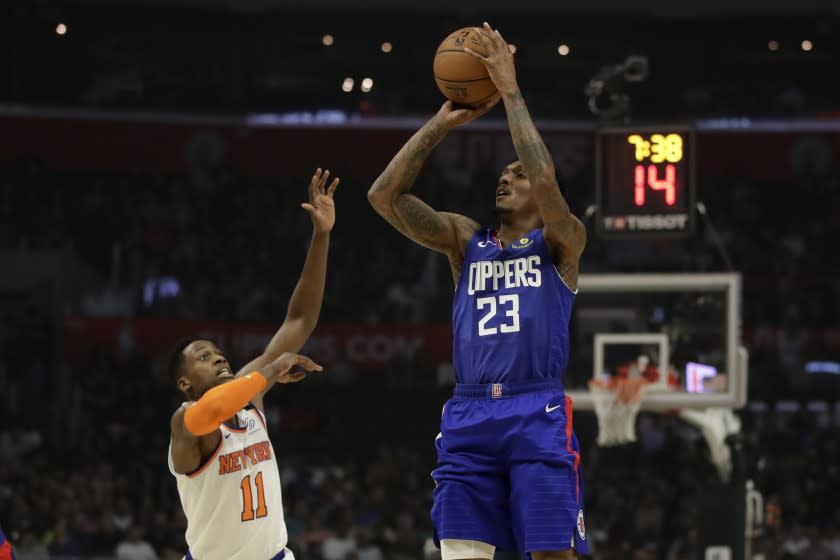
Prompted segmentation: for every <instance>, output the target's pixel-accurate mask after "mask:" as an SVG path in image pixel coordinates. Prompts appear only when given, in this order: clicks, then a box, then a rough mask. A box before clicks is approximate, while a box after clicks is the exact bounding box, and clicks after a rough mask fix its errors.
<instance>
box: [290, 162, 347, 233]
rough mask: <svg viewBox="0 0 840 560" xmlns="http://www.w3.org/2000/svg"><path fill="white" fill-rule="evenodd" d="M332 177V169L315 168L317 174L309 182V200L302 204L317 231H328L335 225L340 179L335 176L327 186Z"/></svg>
mask: <svg viewBox="0 0 840 560" xmlns="http://www.w3.org/2000/svg"><path fill="white" fill-rule="evenodd" d="M329 178H330V170H329V169H326V170H323V171H322V170H321V168H320V167H319V168H318V169H316V170H315V175H313V176H312V180H311V181H310V182H309V202H304V203H303V204H301V205H300V206H301V207H302V208H303V209H304V210H306V211H307V212H309V217H310V218H312V227H313V228H314V229H315V231H317V232H321V233H324V232H328V231H330V230H331V229H332V228H333V226H334V225H335V201H334V199H333V196H334V195H335V189H336V188H338V183H339V179H338V177H335V178H334V179H333V180H332V183H330V186H329V187H327V180H328V179H329Z"/></svg>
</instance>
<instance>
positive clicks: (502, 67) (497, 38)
mask: <svg viewBox="0 0 840 560" xmlns="http://www.w3.org/2000/svg"><path fill="white" fill-rule="evenodd" d="M476 29H477V31H478V33H477V36H478V40H479V41H480V42H481V46H482V47H483V48H484V50H485V51H486V52H487V56H482V55H480V54H479V53H477V52H475V51H474V50H471V49H470V48H468V47H464V52H465V53H468V54H470V55H472V56H474V57H476V58H478V59H479V60H481V62H483V63H484V67H485V68H487V73H488V74H490V79H491V80H493V83H494V84H496V89H498V90H499V92H500V93H501V94H502V95H504V94H506V93H510V92H514V91H516V89H517V88H518V87H519V86H518V85H517V83H516V66H515V65H514V63H513V53H512V52H511V50H510V45H508V44H507V41H505V40H504V38H503V37H502V34H501V33H499V30H498V29H493V28H492V27H490V24H489V23H487V22H486V21H485V22H484V26H483V27H478V28H476Z"/></svg>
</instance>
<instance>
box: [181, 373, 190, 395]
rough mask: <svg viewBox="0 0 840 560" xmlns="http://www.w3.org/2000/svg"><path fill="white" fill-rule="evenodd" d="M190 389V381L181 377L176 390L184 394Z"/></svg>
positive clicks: (183, 376)
mask: <svg viewBox="0 0 840 560" xmlns="http://www.w3.org/2000/svg"><path fill="white" fill-rule="evenodd" d="M191 388H192V383H190V380H189V379H187V377H186V376H185V375H182V376H181V377H179V378H178V389H180V390H181V392H183V393H186V392H187V391H189V390H190V389H191Z"/></svg>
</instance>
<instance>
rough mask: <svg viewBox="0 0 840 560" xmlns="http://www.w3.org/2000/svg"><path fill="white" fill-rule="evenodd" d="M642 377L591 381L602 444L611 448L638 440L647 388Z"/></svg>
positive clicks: (599, 441) (599, 440)
mask: <svg viewBox="0 0 840 560" xmlns="http://www.w3.org/2000/svg"><path fill="white" fill-rule="evenodd" d="M647 384H648V383H647V381H646V380H645V379H644V378H642V377H613V378H611V379H610V380H609V381H602V380H600V379H597V378H596V379H593V380H591V381H590V382H589V391H590V392H591V393H592V398H593V402H594V404H595V414H597V415H598V445H600V446H602V447H610V446H613V445H622V444H625V443H630V442H634V441H636V416H637V415H638V414H639V408H640V407H641V405H642V391H643V390H644V388H645V385H647Z"/></svg>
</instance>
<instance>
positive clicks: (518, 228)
mask: <svg viewBox="0 0 840 560" xmlns="http://www.w3.org/2000/svg"><path fill="white" fill-rule="evenodd" d="M538 227H542V222H541V221H540V219H539V217H535V216H512V215H510V214H508V215H504V214H499V232H498V234H497V237H498V238H499V241H501V242H502V245H503V246H505V247H507V246H508V245H510V244H511V243H513V242H514V241H516V240H517V239H521V238H522V237H524V236H525V234H526V233H528V232H529V231H533V230H535V229H537V228H538Z"/></svg>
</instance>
